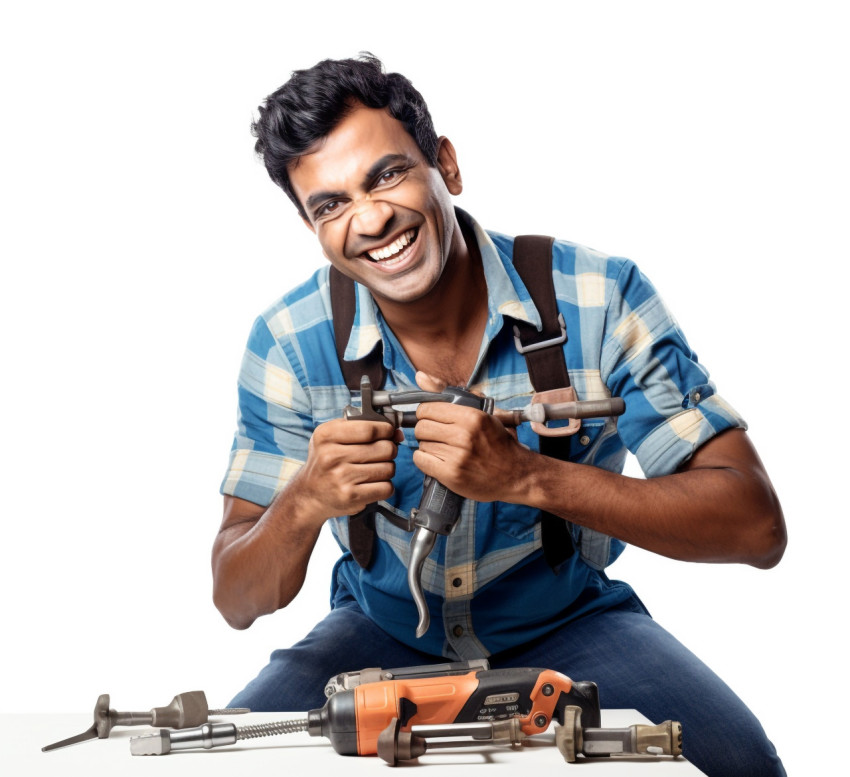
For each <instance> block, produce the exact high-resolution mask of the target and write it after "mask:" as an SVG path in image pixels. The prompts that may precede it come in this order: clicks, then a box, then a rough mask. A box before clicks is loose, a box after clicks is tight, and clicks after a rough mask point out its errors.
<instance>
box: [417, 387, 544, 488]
mask: <svg viewBox="0 0 850 777" xmlns="http://www.w3.org/2000/svg"><path fill="white" fill-rule="evenodd" d="M416 382H417V383H418V384H419V387H420V388H421V389H423V390H424V391H442V390H443V389H444V388H445V384H444V383H442V382H441V381H439V380H436V379H435V378H432V377H431V376H429V375H426V374H425V373H424V372H417V373H416ZM416 417H417V419H418V420H417V423H416V430H415V434H416V439H417V440H418V441H419V450H418V451H416V452H414V454H413V463H414V464H415V465H416V466H417V467H419V469H421V470H422V471H423V472H424V473H425V474H426V475H430V476H431V477H434V478H436V479H437V480H439V481H440V483H442V484H443V485H444V486H446V488H448V489H450V490H452V491H454V492H455V493H456V494H460V495H461V496H463V497H466V498H467V499H474V500H475V501H477V502H492V501H496V500H498V501H502V502H509V501H514V499H515V498H516V495H515V494H514V493H513V490H512V488H511V487H512V485H513V484H514V483H515V482H516V481H517V474H518V472H519V471H521V470H522V469H523V467H526V466H533V463H532V461H531V459H532V458H533V456H534V454H533V453H531V452H530V451H528V450H527V449H526V448H524V447H523V446H522V445H520V444H519V443H518V442H517V439H516V433H515V432H514V431H513V430H510V431H509V430H508V429H506V428H505V427H504V426H503V425H502V423H501V422H500V421H498V420H497V419H496V418H494V417H493V416H492V415H488V414H487V413H484V412H482V411H481V410H477V409H475V408H472V407H464V406H462V405H453V404H449V403H446V402H423V403H422V404H420V405H419V408H418V409H417V411H416Z"/></svg>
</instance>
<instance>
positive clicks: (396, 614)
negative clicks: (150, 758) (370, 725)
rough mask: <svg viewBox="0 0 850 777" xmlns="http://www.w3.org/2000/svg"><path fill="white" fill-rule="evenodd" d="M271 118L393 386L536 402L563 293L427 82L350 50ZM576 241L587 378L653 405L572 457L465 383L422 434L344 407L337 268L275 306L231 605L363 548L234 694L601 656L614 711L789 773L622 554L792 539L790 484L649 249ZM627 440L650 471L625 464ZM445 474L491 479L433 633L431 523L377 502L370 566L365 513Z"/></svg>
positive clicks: (574, 271)
mask: <svg viewBox="0 0 850 777" xmlns="http://www.w3.org/2000/svg"><path fill="white" fill-rule="evenodd" d="M254 130H255V134H256V136H257V138H258V140H257V150H258V152H259V153H260V154H261V155H262V157H263V160H264V162H265V164H266V168H267V170H268V172H269V174H270V176H271V178H272V179H273V180H274V181H275V182H276V183H277V184H279V185H280V186H281V187H282V188H283V189H284V191H285V192H286V193H287V194H288V195H289V197H290V198H291V199H292V201H293V203H294V204H295V206H296V208H297V209H298V211H299V213H300V215H301V218H302V219H303V221H304V223H305V224H306V226H307V228H308V229H310V230H311V231H312V232H314V233H315V235H316V237H317V238H318V240H319V244H320V246H321V248H322V251H323V253H324V255H325V257H326V258H327V259H328V260H329V262H330V264H331V265H332V266H333V267H335V268H336V269H338V270H339V271H340V272H341V273H343V275H345V276H348V277H349V278H351V279H353V280H354V281H356V282H357V285H356V292H355V294H356V313H355V317H354V323H353V326H352V329H351V333H350V337H349V336H348V335H346V337H347V343H346V344H345V354H344V358H345V359H346V360H356V359H360V358H363V357H365V356H367V355H368V354H369V353H370V352H372V351H373V350H374V349H375V348H379V349H381V351H380V358H382V359H383V364H384V366H385V368H386V383H385V386H386V387H387V388H396V389H399V390H403V389H408V388H414V387H415V385H416V384H419V385H420V386H421V387H422V388H425V389H429V390H435V389H440V388H441V387H442V386H444V385H446V384H450V385H458V386H467V385H468V386H470V388H471V389H473V390H475V391H479V392H481V393H484V394H486V395H488V396H493V397H494V398H495V401H496V405H497V406H500V407H507V408H515V407H521V406H523V405H524V404H527V403H528V401H529V398H530V395H531V394H532V387H531V383H530V380H529V375H528V368H527V365H526V362H525V358H524V357H523V355H522V354H520V353H519V352H518V350H517V348H516V347H515V344H514V339H513V335H512V326H513V324H514V322H526V323H529V324H531V325H534V326H535V327H537V328H539V326H540V315H539V312H538V310H537V308H536V306H535V304H534V302H533V301H532V300H531V299H530V296H529V293H528V290H527V289H526V287H525V285H524V284H523V282H522V281H521V280H520V278H519V277H518V276H517V274H516V272H515V271H514V269H513V267H512V264H511V262H512V244H513V240H512V239H511V238H508V237H506V236H504V235H498V234H495V233H487V232H485V231H484V230H483V229H482V228H481V227H480V226H479V225H478V224H477V223H476V222H475V221H474V220H472V219H471V218H470V217H469V216H468V215H466V214H465V213H463V212H462V211H457V210H455V209H454V208H453V207H452V202H451V198H452V196H453V195H457V194H459V193H460V191H461V189H462V179H461V174H460V170H459V167H458V162H457V156H456V153H455V149H454V148H453V146H452V144H451V143H450V142H449V140H448V139H447V138H445V137H437V136H436V134H435V133H434V131H433V127H432V124H431V119H430V116H429V114H428V111H427V107H426V106H425V103H424V102H423V100H422V98H421V96H420V95H419V93H418V92H416V91H415V90H414V89H413V87H412V85H411V84H410V83H409V82H408V81H407V80H406V79H404V78H403V77H402V76H400V75H398V74H385V73H383V72H382V68H381V65H380V63H379V62H378V61H377V60H375V59H373V58H371V57H364V58H361V59H359V60H342V61H330V60H328V61H324V62H321V63H319V64H318V65H316V66H315V67H314V68H311V69H309V70H306V71H299V72H296V73H294V74H293V76H292V78H291V79H290V81H289V82H287V84H285V85H284V86H283V87H281V89H279V90H278V91H277V92H275V93H274V94H273V95H271V96H270V97H269V98H268V99H267V101H266V103H265V104H264V106H262V107H261V109H260V116H259V119H258V121H257V122H256V124H255V127H254ZM552 262H553V268H554V269H553V279H554V282H555V286H556V294H557V300H558V302H557V304H558V310H559V311H560V312H561V313H562V314H563V316H564V319H565V322H566V326H567V331H568V333H569V334H568V339H567V340H566V342H565V343H564V345H563V351H564V354H565V356H566V362H567V365H568V366H569V370H570V378H571V379H572V380H571V383H572V385H573V386H574V387H575V389H576V391H577V393H578V396H579V397H580V398H582V399H587V398H598V397H605V396H619V397H622V398H623V399H624V400H625V402H626V412H625V414H624V415H623V416H622V417H621V418H619V419H617V420H614V419H607V420H605V419H596V420H594V421H590V422H586V423H585V424H584V426H583V427H582V430H581V433H580V435H576V437H577V438H578V439H577V440H576V441H575V442H574V443H573V444H572V448H571V451H570V460H569V461H562V460H559V459H556V458H552V457H550V456H544V455H541V453H539V452H538V449H539V441H538V439H537V437H536V435H534V434H533V433H532V432H530V431H529V430H528V429H527V428H526V426H527V425H524V426H522V427H520V428H519V429H518V430H517V431H516V432H513V433H512V432H511V431H509V430H508V429H506V428H505V426H503V425H502V423H501V422H500V421H499V420H497V418H495V417H494V416H492V415H488V414H486V413H483V412H481V411H479V410H476V409H472V408H468V407H461V406H457V405H449V404H441V403H429V404H421V405H420V406H419V408H418V410H417V418H418V421H417V424H416V427H415V430H406V431H404V432H402V431H394V430H393V429H392V427H391V426H390V425H389V424H385V423H380V422H371V421H350V420H342V410H343V408H344V406H345V405H347V404H349V403H350V402H351V401H352V397H351V392H350V391H349V389H348V388H346V385H345V381H344V378H343V373H342V371H341V367H340V363H339V360H338V358H337V353H336V350H335V345H334V330H333V325H332V321H331V317H332V313H331V300H330V292H329V284H328V268H325V269H324V270H323V271H320V272H318V273H317V274H316V275H314V277H313V278H311V279H310V280H308V281H307V282H306V283H305V284H303V285H302V286H299V287H298V288H296V289H294V290H293V291H291V292H290V293H289V294H287V295H286V296H285V297H284V298H283V299H282V300H280V301H279V302H278V303H277V304H276V305H274V306H272V308H270V309H269V310H268V311H266V312H265V313H264V314H263V315H262V316H261V317H260V318H259V319H258V320H257V322H256V324H255V326H254V330H253V332H252V334H251V337H250V340H249V343H248V348H247V351H246V355H245V360H244V362H243V366H242V371H241V374H240V381H239V407H240V419H239V428H238V430H237V433H236V439H235V442H234V446H233V451H232V454H231V462H230V468H229V470H228V473H227V475H226V477H225V480H224V483H223V485H222V492H223V493H224V495H225V496H224V519H223V522H222V526H221V529H220V531H219V534H218V536H217V538H216V540H215V544H214V548H213V571H214V599H215V603H216V606H217V607H218V608H219V610H220V611H221V612H222V614H223V615H224V617H225V618H226V619H227V621H228V623H230V624H231V625H232V626H234V627H235V628H247V627H248V626H250V625H251V623H252V622H253V621H254V620H255V619H256V618H257V617H259V616H260V615H263V614H266V613H270V612H274V611H275V610H277V609H279V608H281V607H285V606H286V605H287V604H288V603H289V602H290V601H292V599H293V598H294V597H295V596H296V595H297V594H298V591H299V590H300V588H301V586H302V584H303V581H304V576H305V572H306V568H307V563H308V561H309V558H310V554H311V552H312V549H313V547H314V544H315V542H316V539H317V538H318V535H319V532H320V530H321V528H322V526H323V525H324V523H325V522H326V521H328V520H330V521H331V526H332V529H333V532H334V535H335V537H336V538H337V540H338V541H339V543H340V545H341V547H342V548H343V550H344V551H346V552H344V554H343V556H342V557H341V559H340V561H339V562H338V563H337V565H336V567H335V569H334V575H333V582H332V599H333V609H332V611H331V613H330V614H329V615H328V616H327V617H326V618H325V619H324V620H323V621H322V622H321V623H319V624H318V625H317V626H316V628H315V629H314V630H313V631H312V632H311V633H310V634H309V635H308V636H307V637H306V638H305V639H304V640H302V641H301V642H299V643H298V644H297V645H295V646H293V647H292V648H289V649H286V650H278V651H276V652H275V653H273V654H272V658H271V661H270V663H269V665H268V666H267V667H265V669H263V671H262V672H261V673H260V675H259V676H258V677H257V678H256V679H255V680H254V681H253V682H252V683H251V684H249V686H248V687H247V688H246V689H245V690H244V691H243V692H242V693H240V694H239V695H238V696H237V698H236V699H234V703H238V704H239V705H242V706H250V707H251V708H252V709H256V710H260V709H275V710H287V709H296V710H297V709H300V710H303V709H305V708H308V707H310V706H320V705H321V703H322V688H323V685H324V682H325V681H326V680H327V679H328V678H329V677H330V676H331V675H333V674H335V673H337V672H340V671H345V670H354V669H357V668H362V667H365V666H404V665H414V664H422V663H429V662H436V661H441V660H445V658H452V659H458V658H476V657H488V658H489V660H490V663H491V665H492V666H493V667H500V666H539V667H546V668H552V669H556V670H558V671H561V672H563V673H565V674H567V675H568V676H570V677H573V678H575V679H588V680H594V681H596V682H597V683H598V685H599V688H600V696H601V699H602V702H603V705H604V706H606V707H623V708H636V709H638V710H639V711H641V712H642V713H644V714H645V715H647V717H649V718H650V719H655V720H662V719H665V718H674V719H678V720H681V721H682V724H683V728H684V732H685V755H686V757H688V758H689V759H690V760H691V761H693V762H694V763H695V764H696V765H697V766H699V767H700V768H701V769H703V770H704V771H705V772H706V773H708V774H718V775H719V774H722V775H725V777H729V775H735V774H741V775H744V774H746V775H748V776H749V777H753V775H760V774H771V775H773V774H784V770H783V769H782V765H781V763H780V762H779V759H778V758H777V756H776V754H775V751H774V750H773V747H772V745H771V744H770V742H769V741H768V740H767V739H766V737H765V735H764V732H763V731H762V729H761V727H760V725H759V724H758V721H757V720H755V718H754V716H753V715H752V713H750V711H749V710H748V709H747V708H746V707H745V706H744V704H743V703H742V702H741V701H740V700H739V699H738V698H737V697H736V696H735V695H734V694H733V693H732V692H731V690H729V688H728V687H726V686H725V685H724V684H723V683H722V681H721V680H720V679H719V678H717V677H716V676H715V675H714V674H713V673H711V671H710V670H709V669H708V668H707V667H705V666H704V665H703V664H702V663H701V662H700V661H699V660H698V659H697V658H696V657H695V656H693V655H692V654H691V653H689V652H688V651H687V650H686V649H685V648H684V647H683V646H682V645H680V644H679V643H678V642H676V640H675V639H673V638H672V637H671V636H670V635H669V634H668V633H667V632H665V631H664V630H662V629H661V628H660V627H659V626H657V624H655V623H654V621H652V619H651V618H650V617H649V615H648V614H647V613H646V610H645V609H644V607H643V605H642V604H641V602H640V601H639V600H638V598H637V597H636V595H635V594H634V592H633V591H632V590H631V588H630V587H629V586H627V585H626V584H624V583H621V582H618V581H611V580H609V579H608V578H607V576H606V575H605V574H604V572H603V571H602V569H603V568H604V566H605V565H606V564H607V563H610V561H611V560H613V558H614V557H615V556H616V554H617V553H618V552H619V550H620V549H622V547H623V545H622V543H630V544H635V545H639V546H640V547H643V548H645V549H647V550H651V551H654V552H656V553H660V554H663V555H665V556H669V557H672V558H677V559H682V560H690V561H714V562H719V561H727V562H733V561H734V562H743V563H747V564H751V565H753V566H756V567H763V568H767V567H771V566H773V565H775V564H776V563H777V562H778V561H779V559H780V558H781V556H782V553H783V551H784V546H785V527H784V520H783V517H782V512H781V508H780V506H779V504H778V502H777V499H776V496H775V494H774V492H773V489H772V487H771V485H770V481H769V479H768V477H767V475H766V473H765V472H764V469H763V468H762V465H761V463H760V461H759V459H758V456H757V455H756V452H755V450H754V449H753V447H752V445H751V444H750V442H749V440H748V438H747V435H746V431H745V427H744V423H743V421H742V420H741V419H740V418H739V417H738V416H737V414H736V413H735V412H734V411H733V410H732V409H731V408H730V407H729V405H727V404H726V403H725V402H724V401H723V400H722V399H721V398H720V397H719V396H718V395H717V394H716V393H715V391H714V386H713V384H712V383H710V382H709V380H708V374H707V372H706V371H705V370H704V369H703V368H702V367H701V366H700V365H699V364H698V363H697V361H696V356H695V355H694V354H693V352H692V351H691V350H690V348H689V347H688V344H687V342H686V341H685V339H684V336H683V335H682V333H681V332H680V330H679V329H678V327H677V326H676V324H675V322H674V321H673V319H672V317H671V316H670V315H669V314H668V313H667V311H666V309H665V308H664V306H663V304H662V303H661V301H660V299H659V298H658V296H657V295H656V293H655V291H654V289H653V288H652V286H651V285H650V284H649V282H648V281H647V280H646V279H645V278H644V277H643V276H642V275H641V274H640V272H639V271H638V270H637V269H636V268H635V266H634V265H633V264H632V263H631V262H628V261H626V260H622V259H614V258H611V257H606V256H603V255H601V254H598V253H597V252H594V251H590V250H588V249H585V248H582V247H580V246H575V245H573V244H569V243H565V242H561V241H557V242H556V243H555V244H554V247H553V249H552ZM627 448H628V449H630V450H632V451H633V452H634V453H635V454H636V455H637V458H638V460H639V462H640V463H641V465H642V467H643V469H644V471H645V472H646V473H647V475H648V478H647V479H646V480H641V479H632V478H626V477H624V476H623V475H621V474H619V473H620V472H621V471H622V465H623V460H624V457H625V452H626V449H627ZM424 475H431V476H433V477H435V478H437V479H438V480H439V481H440V482H442V483H443V484H445V485H446V486H447V487H448V488H450V489H451V490H453V491H455V492H457V493H458V494H460V495H461V496H463V497H465V499H466V501H465V502H464V506H463V511H462V515H461V519H460V521H459V523H458V525H457V527H456V529H455V531H454V532H453V533H452V534H451V536H449V537H447V538H445V539H444V540H442V539H441V541H440V543H439V544H438V547H437V549H436V550H435V552H434V553H433V554H432V555H431V557H430V558H429V559H428V561H427V562H426V565H425V569H424V574H423V584H424V586H425V591H426V595H427V601H428V606H429V608H430V612H431V626H430V628H429V629H428V631H427V632H426V633H425V635H424V636H423V637H422V638H421V639H417V638H416V637H415V633H414V632H415V625H416V620H417V617H416V610H415V607H414V606H413V603H412V601H411V598H410V594H409V591H408V588H407V581H406V577H405V563H406V560H407V555H406V554H407V552H408V551H407V545H408V543H409V536H410V535H407V534H406V533H405V532H404V531H402V530H401V529H398V528H397V527H396V526H394V525H392V523H390V522H389V521H386V520H384V519H383V518H381V517H378V518H376V522H375V533H376V535H377V536H376V538H375V541H374V547H373V555H372V558H371V561H370V562H369V563H368V564H366V565H364V566H361V565H359V564H358V563H357V561H355V559H354V558H353V555H352V553H351V552H348V548H349V544H350V535H349V520H348V518H347V516H350V515H353V514H356V513H358V512H359V511H361V510H362V509H364V508H365V507H366V506H367V505H368V504H370V503H373V502H381V503H382V504H383V505H384V506H385V507H386V509H390V510H394V511H395V512H397V513H398V514H400V515H404V514H407V513H408V512H409V510H410V508H411V507H415V506H416V504H417V501H418V498H419V495H420V493H421V487H422V480H423V477H424ZM542 513H548V514H551V515H555V516H558V517H559V518H560V519H564V520H565V521H569V522H570V524H569V525H570V527H571V528H570V533H564V535H563V538H562V540H561V542H562V543H563V546H562V547H561V548H558V549H557V550H560V551H563V552H562V553H560V556H559V558H558V561H557V562H556V563H548V562H547V560H546V558H545V554H544V552H543V548H542V547H541V545H542V544H543V543H542V541H541V534H542V532H541V529H540V525H541V520H542V519H541V514H542ZM562 525H564V526H565V525H566V524H562ZM608 537H613V538H617V539H616V540H608V539H607V538H608ZM573 546H575V547H573ZM600 548H602V552H601V553H600V552H599V549H600Z"/></svg>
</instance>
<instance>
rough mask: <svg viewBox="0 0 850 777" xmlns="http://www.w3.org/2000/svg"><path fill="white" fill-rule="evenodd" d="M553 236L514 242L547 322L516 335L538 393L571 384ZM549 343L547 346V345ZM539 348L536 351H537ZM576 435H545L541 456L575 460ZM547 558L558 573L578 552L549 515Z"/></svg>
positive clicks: (520, 325)
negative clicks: (554, 267)
mask: <svg viewBox="0 0 850 777" xmlns="http://www.w3.org/2000/svg"><path fill="white" fill-rule="evenodd" d="M554 242H555V241H554V238H551V237H543V236H542V235H522V236H520V237H517V238H516V239H515V240H514V251H513V262H514V269H515V270H516V271H517V273H519V277H520V278H522V282H523V283H524V284H525V287H526V288H527V289H528V293H529V294H530V295H531V299H532V300H533V301H534V306H535V307H536V308H537V310H538V312H539V313H540V318H541V319H542V322H543V329H542V331H540V332H538V331H537V329H536V328H535V327H533V326H532V325H531V324H528V323H526V322H517V324H516V326H515V327H514V332H515V334H516V336H517V340H518V343H517V347H520V348H521V352H522V355H523V356H524V357H525V363H526V365H527V366H528V376H529V378H530V379H531V385H532V387H533V388H534V390H535V391H536V392H541V391H550V390H552V389H559V388H566V387H567V386H569V385H570V377H569V374H568V373H567V362H566V359H565V358H564V349H563V343H565V342H566V327H565V324H564V319H563V317H562V316H561V315H560V314H559V313H558V300H557V298H556V296H555V283H554V281H553V279H552V245H553V243H554ZM543 343H548V345H542V344H543ZM535 346H536V347H535ZM571 439H572V438H571V437H541V438H540V452H541V453H542V454H543V455H544V456H551V457H552V458H555V459H560V460H561V461H567V459H569V457H570V440H571ZM540 533H541V541H542V543H543V556H544V558H545V559H546V561H547V563H548V564H549V566H550V567H552V569H553V570H557V568H558V566H559V565H560V564H562V563H563V562H564V561H566V560H567V559H568V558H569V557H570V556H572V555H573V553H574V552H575V545H574V543H573V538H572V535H571V534H570V531H569V527H568V525H567V522H566V521H565V520H564V519H563V518H559V517H558V516H557V515H552V514H551V513H547V512H544V513H543V514H542V515H541V517H540Z"/></svg>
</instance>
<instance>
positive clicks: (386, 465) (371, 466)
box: [354, 461, 395, 485]
mask: <svg viewBox="0 0 850 777" xmlns="http://www.w3.org/2000/svg"><path fill="white" fill-rule="evenodd" d="M394 477H395V462H393V461H382V462H368V463H363V464H358V465H356V467H355V470H354V482H355V483H357V484H359V485H368V484H377V483H388V482H389V481H391V480H392V479H393V478H394Z"/></svg>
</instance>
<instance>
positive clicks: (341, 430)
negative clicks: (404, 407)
mask: <svg viewBox="0 0 850 777" xmlns="http://www.w3.org/2000/svg"><path fill="white" fill-rule="evenodd" d="M395 432H396V430H395V427H394V426H393V425H392V424H390V423H383V422H382V421H361V420H353V421H348V420H343V419H341V418H337V419H335V420H333V421H328V422H326V423H324V424H321V425H320V426H319V427H318V428H317V429H316V431H315V432H314V434H315V435H320V439H327V440H329V441H333V442H337V443H340V444H342V445H356V444H358V443H369V442H374V441H376V440H392V439H393V438H394V437H395Z"/></svg>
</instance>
